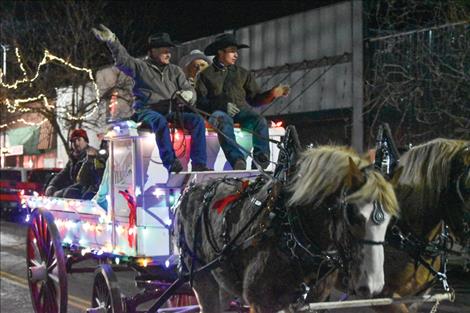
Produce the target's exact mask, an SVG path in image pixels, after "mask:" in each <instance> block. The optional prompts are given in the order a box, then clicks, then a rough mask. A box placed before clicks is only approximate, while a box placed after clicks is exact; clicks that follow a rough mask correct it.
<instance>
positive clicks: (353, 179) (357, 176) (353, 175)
mask: <svg viewBox="0 0 470 313" xmlns="http://www.w3.org/2000/svg"><path fill="white" fill-rule="evenodd" d="M348 159H349V171H348V175H347V176H346V182H345V183H346V186H347V187H348V188H354V187H360V186H362V185H363V184H364V183H365V182H366V178H365V176H364V173H362V172H361V170H360V169H359V167H357V165H356V163H354V161H353V159H351V158H350V157H349V158H348Z"/></svg>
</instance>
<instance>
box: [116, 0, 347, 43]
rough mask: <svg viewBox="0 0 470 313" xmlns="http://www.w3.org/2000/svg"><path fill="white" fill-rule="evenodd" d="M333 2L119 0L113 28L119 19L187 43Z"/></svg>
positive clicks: (117, 26)
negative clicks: (147, 0)
mask: <svg viewBox="0 0 470 313" xmlns="http://www.w3.org/2000/svg"><path fill="white" fill-rule="evenodd" d="M334 2H338V1H337V0H336V1H334V0H313V1H152V2H146V1H142V2H140V1H137V2H134V1H133V2H128V1H116V2H112V3H110V12H111V14H112V15H113V16H114V18H113V20H114V21H115V24H114V25H111V27H112V29H119V28H120V22H119V20H120V19H122V18H124V19H126V20H130V19H132V20H133V21H134V23H133V25H134V27H135V28H136V29H138V30H140V31H142V33H145V34H146V33H149V32H150V33H152V32H159V31H166V32H168V33H170V35H171V36H172V37H174V39H176V40H177V41H180V42H184V41H187V40H191V39H196V38H199V37H203V36H207V35H211V34H215V33H220V32H223V31H224V30H229V29H234V28H239V27H243V26H247V25H251V24H255V23H259V22H262V21H267V20H270V19H274V18H277V17H281V16H286V15H289V14H293V13H297V12H301V11H306V10H310V9H313V8H316V7H319V6H322V5H327V4H331V3H334ZM121 24H122V23H121ZM149 27H150V28H151V30H149Z"/></svg>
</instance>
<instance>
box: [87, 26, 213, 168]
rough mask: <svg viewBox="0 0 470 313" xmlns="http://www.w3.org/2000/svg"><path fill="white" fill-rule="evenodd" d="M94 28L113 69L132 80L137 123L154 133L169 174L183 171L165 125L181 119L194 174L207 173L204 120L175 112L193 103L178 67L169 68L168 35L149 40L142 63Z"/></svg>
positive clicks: (108, 32) (107, 33) (170, 44)
mask: <svg viewBox="0 0 470 313" xmlns="http://www.w3.org/2000/svg"><path fill="white" fill-rule="evenodd" d="M100 28H101V29H99V30H98V29H95V28H93V29H92V30H93V33H94V34H95V36H96V37H97V38H98V39H99V40H101V41H104V42H106V44H107V45H108V48H109V50H110V51H111V53H112V55H113V58H114V60H115V63H116V66H117V67H118V68H119V69H120V70H121V71H122V72H124V73H125V74H126V75H128V76H130V77H132V78H133V79H134V87H133V93H134V96H135V102H134V105H133V107H134V110H135V113H136V114H135V116H136V118H137V121H138V122H145V123H146V124H148V125H149V126H150V127H151V128H152V130H153V131H154V132H155V135H156V141H157V146H158V150H159V153H160V157H161V159H162V162H163V165H164V166H165V167H166V168H167V169H168V171H169V172H180V171H181V170H182V169H183V167H182V165H181V163H180V161H179V160H178V158H177V157H176V155H175V151H174V149H173V145H172V142H171V137H170V131H169V129H168V121H172V122H176V121H178V120H179V118H178V117H181V120H182V125H183V127H184V128H185V129H187V130H189V132H190V133H191V138H192V140H191V148H190V157H191V162H192V170H193V171H207V170H209V169H208V168H207V166H206V161H207V156H206V137H205V125H204V120H203V119H202V118H201V117H200V116H198V115H196V114H194V113H190V112H178V113H180V114H177V113H176V111H178V103H176V101H175V99H180V101H184V102H186V103H189V104H191V105H192V104H194V103H195V102H196V94H195V92H194V89H193V88H192V86H191V85H190V83H189V82H188V81H187V79H186V77H185V75H184V73H183V71H182V70H181V68H179V67H178V66H177V65H174V64H170V58H171V51H172V50H171V49H172V48H173V47H174V46H175V45H174V44H173V42H172V41H171V39H170V36H169V35H168V34H167V33H158V34H155V35H152V36H150V38H149V40H148V56H147V57H146V58H145V59H143V60H142V59H137V58H134V57H131V56H130V55H129V54H128V53H127V51H126V49H125V48H124V47H123V46H122V45H121V43H120V42H119V40H118V39H117V38H116V36H115V35H114V33H112V32H111V30H109V29H108V28H106V27H105V26H104V25H100Z"/></svg>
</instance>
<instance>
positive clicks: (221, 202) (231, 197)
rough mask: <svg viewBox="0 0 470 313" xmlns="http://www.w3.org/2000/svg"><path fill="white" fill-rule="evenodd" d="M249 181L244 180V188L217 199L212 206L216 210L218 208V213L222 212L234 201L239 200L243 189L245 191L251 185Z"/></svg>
mask: <svg viewBox="0 0 470 313" xmlns="http://www.w3.org/2000/svg"><path fill="white" fill-rule="evenodd" d="M249 184H250V183H249V181H247V180H244V181H243V182H242V189H241V190H239V191H237V193H234V194H231V195H228V196H226V197H225V198H222V199H220V200H217V201H216V202H215V203H214V205H213V206H212V208H213V209H214V210H217V214H222V212H223V211H224V209H225V208H226V207H227V206H228V205H229V204H230V203H232V202H234V201H236V200H238V199H239V198H240V196H241V193H242V192H243V191H245V189H246V188H247V187H248V185H249Z"/></svg>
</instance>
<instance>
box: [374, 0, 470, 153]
mask: <svg viewBox="0 0 470 313" xmlns="http://www.w3.org/2000/svg"><path fill="white" fill-rule="evenodd" d="M368 4H369V5H370V6H369V7H368V8H367V11H366V12H368V21H369V27H370V30H371V34H372V35H373V36H374V37H373V38H369V39H368V40H367V41H366V47H367V49H366V50H367V51H368V52H369V53H368V56H367V59H368V63H367V64H366V81H365V85H366V90H365V104H366V110H365V112H366V115H367V119H368V120H369V123H368V124H369V127H370V128H369V134H370V136H369V140H370V142H373V138H374V137H375V131H376V129H377V126H378V124H379V123H381V122H388V123H390V124H391V125H393V130H394V132H395V137H396V139H397V141H398V144H399V145H402V146H404V145H406V144H409V143H420V142H423V141H426V140H429V139H432V138H435V137H451V138H466V139H469V138H470V118H469V116H470V100H469V99H470V83H469V78H470V77H469V75H470V23H469V21H470V18H469V17H470V7H469V6H465V5H463V4H462V3H461V1H417V0H412V1H406V2H401V1H392V0H387V1H373V2H369V3H368Z"/></svg>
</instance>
